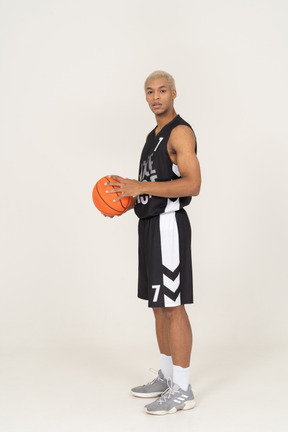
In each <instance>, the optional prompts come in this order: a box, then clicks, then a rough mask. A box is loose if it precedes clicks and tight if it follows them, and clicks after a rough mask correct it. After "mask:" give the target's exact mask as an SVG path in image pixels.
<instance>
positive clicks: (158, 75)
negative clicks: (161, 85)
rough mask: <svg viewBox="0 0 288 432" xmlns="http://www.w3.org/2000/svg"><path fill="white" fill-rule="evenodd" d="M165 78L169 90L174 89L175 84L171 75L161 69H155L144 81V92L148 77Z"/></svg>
mask: <svg viewBox="0 0 288 432" xmlns="http://www.w3.org/2000/svg"><path fill="white" fill-rule="evenodd" d="M162 77H164V78H166V79H167V81H168V84H169V87H170V90H171V91H173V90H176V86H175V80H174V78H173V77H172V75H170V74H169V73H168V72H165V71H162V70H156V71H155V72H152V73H151V74H150V75H149V76H148V77H147V78H146V80H145V83H144V91H145V92H146V88H147V83H148V81H149V80H150V79H154V78H162Z"/></svg>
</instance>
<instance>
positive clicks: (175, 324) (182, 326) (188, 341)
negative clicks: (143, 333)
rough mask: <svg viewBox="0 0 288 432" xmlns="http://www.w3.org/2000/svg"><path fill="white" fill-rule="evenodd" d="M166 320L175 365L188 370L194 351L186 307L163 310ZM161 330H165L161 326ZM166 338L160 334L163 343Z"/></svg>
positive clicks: (169, 344)
mask: <svg viewBox="0 0 288 432" xmlns="http://www.w3.org/2000/svg"><path fill="white" fill-rule="evenodd" d="M162 311H163V315H164V318H165V323H166V329H167V336H166V337H168V346H169V347H170V352H171V354H170V355H172V360H173V364H174V365H177V366H181V367H182V368H187V367H189V365H190V357H191V350H192V330H191V326H190V322H189V318H188V315H187V313H186V310H185V307H184V305H181V306H176V307H169V308H163V309H162ZM161 325H162V327H161V328H163V329H164V328H165V327H164V325H163V324H161ZM163 339H164V337H162V333H160V340H161V343H162V342H163ZM158 343H159V342H158ZM165 343H167V342H166V339H165Z"/></svg>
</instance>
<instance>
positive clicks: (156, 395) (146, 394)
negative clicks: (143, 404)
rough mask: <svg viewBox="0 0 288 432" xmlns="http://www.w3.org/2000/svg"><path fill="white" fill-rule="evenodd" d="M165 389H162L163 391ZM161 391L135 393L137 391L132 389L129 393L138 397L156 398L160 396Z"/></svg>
mask: <svg viewBox="0 0 288 432" xmlns="http://www.w3.org/2000/svg"><path fill="white" fill-rule="evenodd" d="M164 391H165V390H163V392H164ZM163 392H157V393H156V392H154V393H137V392H133V391H132V390H131V391H130V393H131V394H132V395H133V396H135V397H139V398H157V397H160V396H161V395H162V393H163Z"/></svg>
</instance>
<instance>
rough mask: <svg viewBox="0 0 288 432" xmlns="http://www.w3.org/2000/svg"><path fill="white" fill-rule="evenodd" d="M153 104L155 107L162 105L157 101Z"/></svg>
mask: <svg viewBox="0 0 288 432" xmlns="http://www.w3.org/2000/svg"><path fill="white" fill-rule="evenodd" d="M152 106H153V108H160V107H161V106H162V105H161V104H160V103H159V102H157V103H154V104H153V105H152Z"/></svg>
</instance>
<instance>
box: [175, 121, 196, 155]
mask: <svg viewBox="0 0 288 432" xmlns="http://www.w3.org/2000/svg"><path fill="white" fill-rule="evenodd" d="M195 143H196V137H195V133H194V131H193V129H191V127H189V126H186V125H178V126H176V127H175V128H174V129H172V131H171V134H170V138H169V144H170V145H171V146H172V147H173V148H174V149H175V150H177V148H178V147H179V145H181V146H183V145H184V146H191V145H192V146H193V148H195Z"/></svg>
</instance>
